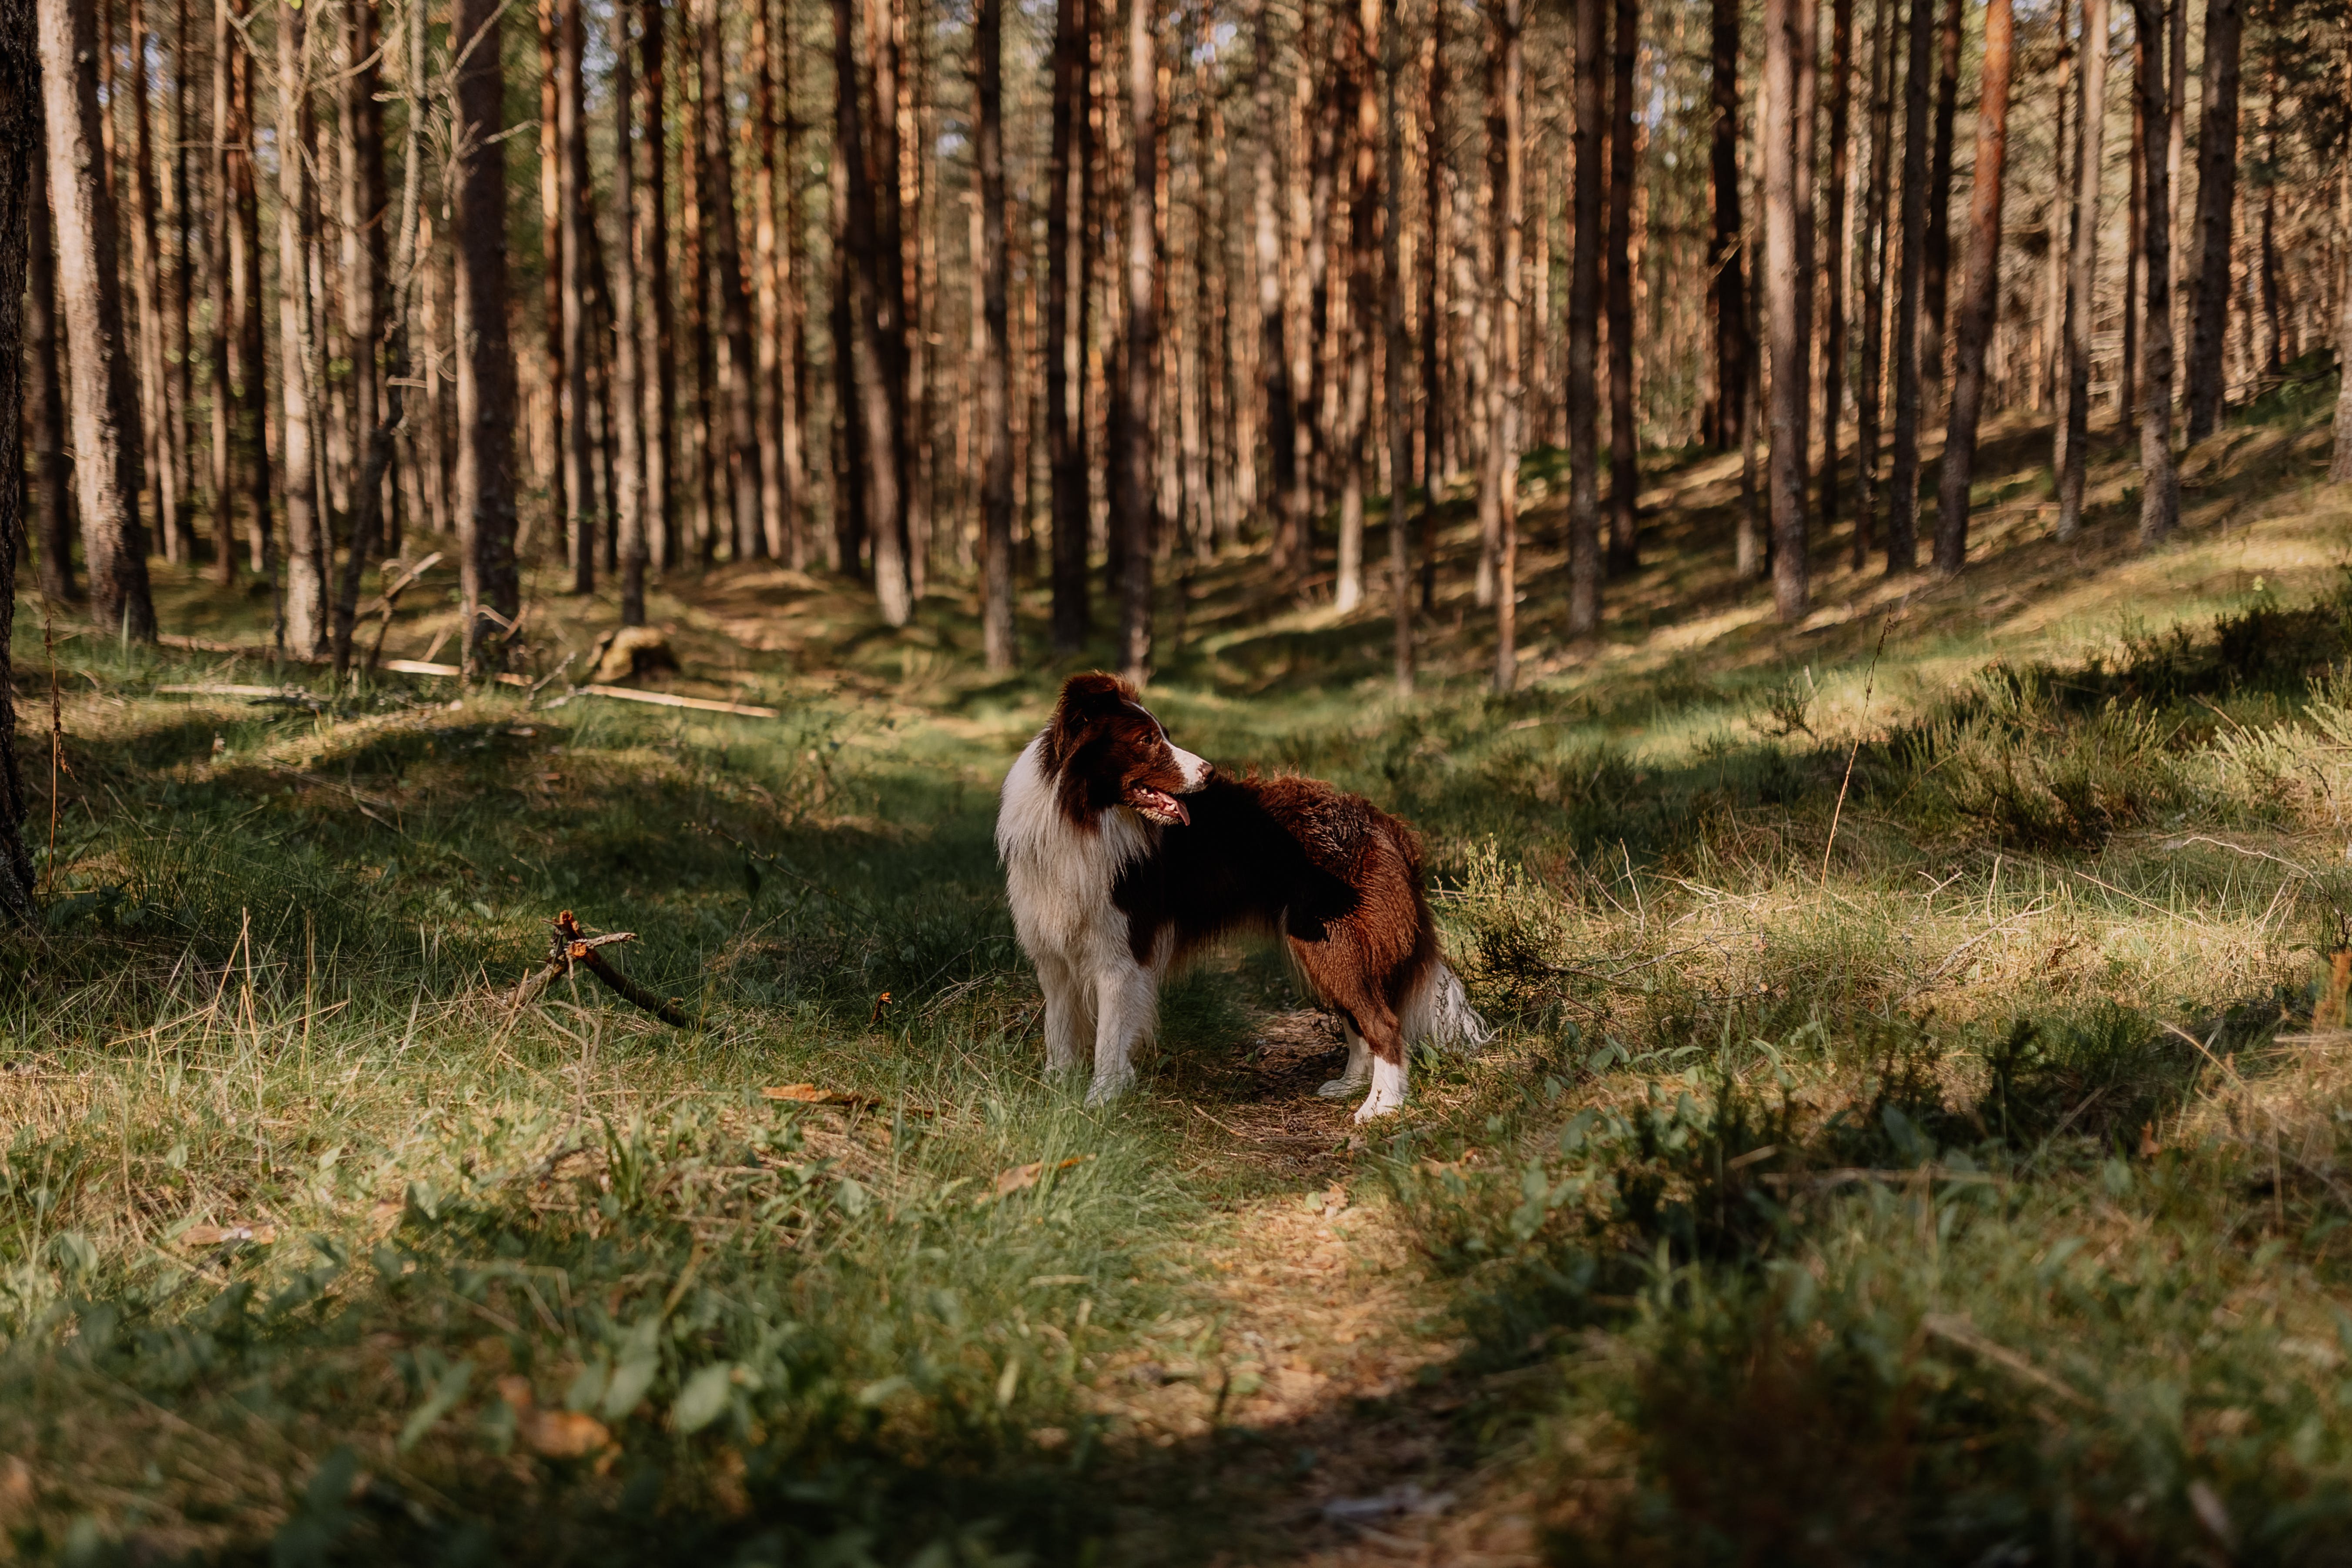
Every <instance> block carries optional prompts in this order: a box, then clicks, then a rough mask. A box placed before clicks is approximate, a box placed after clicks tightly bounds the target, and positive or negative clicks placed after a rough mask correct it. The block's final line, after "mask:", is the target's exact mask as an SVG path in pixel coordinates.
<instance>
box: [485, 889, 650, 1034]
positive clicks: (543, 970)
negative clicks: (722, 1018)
mask: <svg viewBox="0 0 2352 1568" xmlns="http://www.w3.org/2000/svg"><path fill="white" fill-rule="evenodd" d="M636 935H637V933H636V932H635V931H607V932H606V933H605V934H604V935H603V936H590V935H589V934H588V933H587V932H585V931H582V930H581V929H580V922H579V921H578V920H576V919H574V918H573V916H572V911H571V910H564V911H563V912H562V913H561V914H559V915H557V916H556V917H555V937H554V940H553V941H552V942H550V943H549V944H548V949H547V962H546V963H545V964H543V965H542V966H541V967H540V968H539V969H537V970H536V971H534V972H532V973H530V974H528V975H526V976H524V977H523V982H522V984H520V985H518V986H516V987H515V994H514V998H513V1003H512V1005H514V1006H515V1007H517V1008H521V1007H524V1006H527V1005H530V1003H531V1002H532V1001H534V1000H536V999H537V998H538V996H539V994H540V993H541V992H542V991H544V990H546V989H547V988H548V986H549V985H551V984H554V982H555V980H556V978H557V977H558V976H559V975H562V974H567V973H571V971H572V965H573V964H575V963H576V964H579V965H580V966H581V967H583V968H584V969H586V970H587V971H588V973H591V974H593V975H594V976H595V977H596V978H597V979H599V980H601V981H603V982H604V985H605V988H606V989H607V990H610V991H612V992H613V993H614V994H615V995H618V996H620V997H621V998H622V999H623V1000H625V1001H627V1002H632V1003H635V1005H637V1006H640V1007H642V1008H644V1009H645V1010H646V1012H648V1013H651V1014H652V1015H653V1016H655V1017H656V1018H659V1019H660V1020H661V1021H662V1022H663V1023H665V1024H667V1025H668V1026H670V1027H671V1028H673V1029H684V1028H688V1027H689V1026H690V1020H688V1017H687V1016H686V1014H685V1012H684V1010H683V1009H681V1008H680V1007H679V1006H678V1005H677V998H675V997H672V998H670V999H668V1000H667V1001H666V1000H664V999H663V998H661V997H659V996H656V995H655V994H653V993H652V992H650V991H648V990H646V988H645V987H644V986H642V985H640V984H637V983H636V982H635V981H634V980H632V979H630V978H629V977H628V976H627V975H625V974H624V973H621V972H620V971H619V970H617V969H615V968H614V967H613V966H612V965H611V964H610V963H606V962H605V961H604V958H603V957H602V956H601V955H600V954H599V953H598V952H597V951H596V950H597V949H598V948H600V947H607V946H610V945H611V944H612V943H614V942H634V941H635V940H636Z"/></svg>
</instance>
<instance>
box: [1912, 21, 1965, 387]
mask: <svg viewBox="0 0 2352 1568" xmlns="http://www.w3.org/2000/svg"><path fill="white" fill-rule="evenodd" d="M1963 5H1964V0H1945V5H1944V22H1943V26H1942V29H1941V30H1940V32H1939V33H1938V34H1937V40H1936V46H1937V47H1936V145H1935V151H1934V152H1933V153H1930V154H1929V160H1930V161H1929V163H1928V166H1927V329H1926V330H1927V338H1926V340H1925V350H1924V353H1923V355H1922V358H1923V360H1924V361H1925V363H1926V369H1927V378H1928V379H1929V380H1931V381H1941V380H1943V379H1944V331H1945V323H1946V320H1947V316H1946V310H1947V306H1948V296H1949V293H1950V285H1951V265H1952V239H1951V233H1952V230H1951V211H1952V128H1953V121H1954V119H1955V118H1956V117H1957V116H1958V112H1959V100H1960V43H1961V37H1962V30H1963V23H1964V21H1965V20H1966V12H1965V11H1964V9H1963Z"/></svg>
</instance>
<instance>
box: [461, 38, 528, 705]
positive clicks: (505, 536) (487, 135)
mask: <svg viewBox="0 0 2352 1568" xmlns="http://www.w3.org/2000/svg"><path fill="white" fill-rule="evenodd" d="M504 8H505V0H456V10H455V13H454V16H453V22H454V26H455V28H456V32H457V37H460V38H463V39H465V40H467V43H466V44H465V45H464V46H463V47H466V48H470V49H471V51H472V52H471V53H470V54H467V55H465V56H464V57H463V58H462V59H461V60H460V61H459V63H458V66H457V123H456V125H455V127H454V135H455V140H456V158H455V160H454V162H455V164H456V174H457V179H456V189H455V191H454V192H453V196H454V200H453V202H452V204H451V205H453V206H454V207H455V209H456V211H455V215H454V216H455V220H456V238H457V289H456V307H457V308H456V312H455V314H456V318H457V319H456V321H455V323H454V331H455V334H456V337H457V549H458V562H459V564H458V581H459V587H460V591H461V592H462V593H463V594H464V595H465V609H464V637H465V644H464V646H465V663H466V668H467V669H468V670H469V671H474V672H477V673H487V672H488V671H492V670H495V669H498V668H499V667H501V666H502V665H503V664H504V663H505V662H506V648H507V639H508V637H509V634H510V633H511V632H512V630H513V627H514V618H515V616H517V615H518V614H520V612H521V609H522V583H521V578H520V574H518V573H517V571H516V568H515V473H514V466H515V465H514V432H515V412H516V410H515V362H514V351H513V350H512V348H511V347H510V346H509V342H508V338H507V181H506V149H505V146H504V144H503V143H502V142H500V141H499V135H500V134H501V132H503V131H504V130H505V123H504V121H505V96H506V95H505V90H504V89H505V84H504V82H503V80H502V79H501V74H500V70H499V60H500V59H501V58H502V56H501V54H500V50H499V14H500V12H501V11H502V10H504Z"/></svg>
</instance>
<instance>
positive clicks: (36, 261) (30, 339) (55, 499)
mask: <svg viewBox="0 0 2352 1568" xmlns="http://www.w3.org/2000/svg"><path fill="white" fill-rule="evenodd" d="M0 47H5V46H0ZM13 63H14V62H13V61H12V60H11V59H10V58H9V57H8V56H6V55H5V54H0V68H6V67H9V66H11V65H13ZM30 134H31V137H32V144H31V148H30V154H31V156H30V162H29V163H28V164H27V173H26V180H27V181H28V182H29V189H28V192H27V195H26V198H25V212H26V216H25V223H26V237H27V239H26V252H27V259H26V306H25V336H26V342H27V343H28V345H29V346H30V348H31V350H32V360H33V388H32V405H33V418H32V424H33V483H34V485H35V487H36V488H37V490H38V491H39V495H40V501H39V505H40V524H39V527H38V529H37V536H38V538H39V540H40V554H39V568H40V574H41V596H42V597H43V598H45V599H47V600H49V601H50V602H51V603H52V604H59V605H62V604H64V603H66V602H67V601H68V600H70V599H72V598H73V597H74V567H73V523H74V503H73V489H72V487H73V460H72V459H71V458H68V456H67V455H66V389H65V376H64V370H63V366H61V365H60V364H59V363H58V253H57V237H56V231H55V227H54V226H53V225H52V223H51V221H50V218H49V193H48V185H49V169H48V153H47V138H46V136H44V134H43V132H42V128H41V116H40V115H39V114H38V113H34V114H33V115H32V116H31V117H30ZM6 155H7V154H6V153H5V152H0V157H5V156H6ZM0 201H5V192H0ZM5 262H6V256H5V252H0V265H5ZM6 309H7V301H6V300H0V311H5V310H6ZM6 374H7V367H6V366H5V365H0V378H5V376H6ZM0 466H5V465H0ZM6 483H7V479H6V477H5V475H0V486H5V484H6ZM0 570H5V571H8V572H11V573H13V572H14V571H15V567H14V566H13V565H12V566H9V567H6V568H0ZM12 602H13V601H12ZM7 613H8V612H7V611H6V610H5V608H0V617H5V615H6V614H7ZM6 700H7V695H6V694H5V692H0V702H5V701H6ZM0 744H5V742H0Z"/></svg>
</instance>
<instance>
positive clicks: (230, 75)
mask: <svg viewBox="0 0 2352 1568" xmlns="http://www.w3.org/2000/svg"><path fill="white" fill-rule="evenodd" d="M230 39H231V35H230V32H229V12H228V0H213V112H212V158H211V161H210V169H211V174H212V191H213V205H212V215H211V225H210V226H209V227H208V228H207V229H206V231H205V245H206V247H207V248H206V251H205V273H206V275H207V276H208V277H209V278H210V279H211V283H212V317H213V340H212V354H211V361H212V366H211V369H212V381H211V390H212V405H213V416H212V467H211V479H212V496H211V506H212V521H213V580H214V581H215V582H216V583H218V584H221V585H222V586H224V587H226V586H227V585H228V584H231V583H234V582H235V581H236V497H235V495H234V494H233V493H232V486H233V485H234V483H235V479H236V470H235V467H234V463H233V458H234V455H235V439H236V437H235V434H234V430H233V426H234V421H235V417H236V416H235V403H236V397H235V394H234V393H233V392H232V391H231V389H230V374H231V371H232V366H233V363H234V362H235V360H236V353H237V334H236V301H235V300H234V298H233V297H232V296H231V294H230V292H229V251H230V248H231V245H232V236H234V235H235V233H236V199H235V196H234V195H233V191H234V180H233V177H232V175H231V174H230V167H229V166H230V162H231V160H232V159H234V158H238V157H241V156H242V153H243V150H242V149H241V148H240V147H239V146H238V141H239V125H238V121H237V115H236V89H235V86H234V83H235V78H236V68H235V66H234V65H233V63H232V60H233V58H234V54H241V53H242V52H243V51H242V50H241V49H239V48H237V47H236V45H234V44H232V43H231V41H230ZM233 51H234V54H233Z"/></svg>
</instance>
